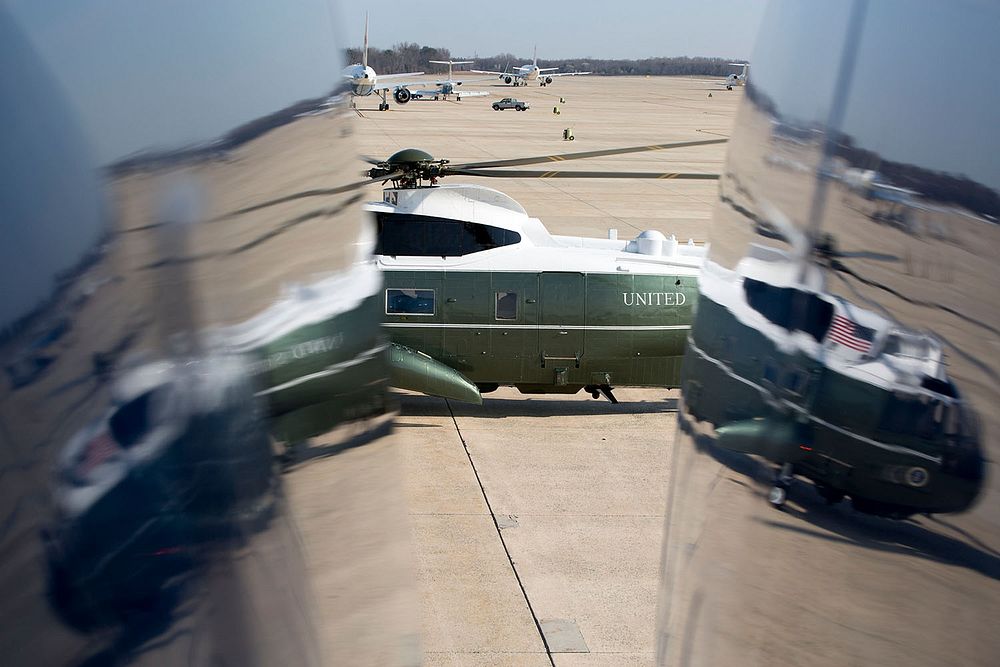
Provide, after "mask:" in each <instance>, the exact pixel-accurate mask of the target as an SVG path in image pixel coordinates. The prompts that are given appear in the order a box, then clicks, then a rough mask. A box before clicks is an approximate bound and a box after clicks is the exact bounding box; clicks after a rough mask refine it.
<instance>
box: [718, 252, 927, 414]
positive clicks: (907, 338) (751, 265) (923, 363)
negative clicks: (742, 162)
mask: <svg viewBox="0 0 1000 667" xmlns="http://www.w3.org/2000/svg"><path fill="white" fill-rule="evenodd" d="M745 278H749V279H753V280H758V281H761V282H764V283H766V284H767V285H770V286H772V287H778V288H782V287H784V288H792V289H795V290H798V291H800V292H805V293H810V294H813V295H815V296H816V298H818V299H821V300H823V301H826V302H827V303H829V304H831V305H832V306H833V312H834V316H835V317H837V316H839V317H843V318H846V320H849V321H850V323H851V324H849V325H847V326H848V327H849V328H850V327H853V326H854V325H860V326H861V327H864V328H866V329H869V330H871V332H872V339H871V341H870V349H869V350H868V352H860V351H856V350H852V349H850V348H848V347H845V346H843V345H841V344H838V342H837V340H836V336H835V335H834V333H833V329H834V328H835V326H836V325H833V326H831V328H830V329H829V330H828V331H827V332H826V333H825V334H824V337H823V339H822V340H821V341H817V340H814V339H813V338H812V337H811V336H809V335H808V334H806V333H804V332H802V331H794V332H789V331H788V330H786V329H784V328H782V327H781V326H779V325H777V324H774V323H772V322H770V321H768V320H767V319H766V318H765V317H764V316H763V315H762V314H761V313H759V312H758V311H757V310H756V309H754V308H753V307H751V306H750V304H749V303H748V302H747V299H746V297H745V296H744V292H743V281H744V279H745ZM699 286H700V288H701V291H702V293H703V294H705V295H706V296H707V297H708V298H710V299H712V300H714V301H716V302H717V303H720V304H722V305H724V306H726V307H727V308H728V309H729V310H730V312H732V313H733V315H734V316H735V317H736V318H737V319H738V320H740V321H741V322H743V323H744V324H746V325H748V326H751V327H753V328H754V329H756V330H758V331H760V332H761V333H762V334H764V335H765V336H767V337H768V338H769V339H771V340H772V341H774V342H775V343H776V344H777V345H778V347H779V349H781V350H782V351H783V352H785V353H789V354H790V353H792V352H795V351H800V352H802V353H804V354H806V355H808V356H810V357H812V358H814V359H817V360H820V361H822V362H823V363H824V364H825V365H826V366H828V367H829V368H831V369H834V370H837V371H839V372H841V373H843V374H845V375H848V376H850V377H854V378H856V379H859V380H862V381H864V382H869V383H872V384H875V385H878V386H881V387H883V388H886V389H891V390H903V391H906V392H909V393H916V394H926V395H929V396H935V397H939V396H937V392H935V391H931V390H927V389H924V388H923V384H922V383H923V378H924V377H930V378H934V379H937V380H941V381H944V380H946V378H947V372H946V368H945V362H944V355H943V350H942V346H941V342H940V341H939V340H938V339H936V338H935V337H934V336H932V335H930V334H927V333H923V332H919V331H915V330H912V329H908V328H906V327H903V326H901V325H899V324H898V323H896V322H894V321H893V320H891V319H889V318H887V317H884V316H882V315H880V314H878V313H875V312H873V311H870V310H866V309H864V308H860V307H858V306H857V305H855V304H853V303H851V302H850V301H847V300H846V299H843V298H842V297H839V296H836V295H834V294H831V293H830V292H828V291H827V289H826V280H825V276H824V275H823V270H822V269H821V268H820V267H818V266H816V265H815V264H813V263H812V262H803V261H801V260H798V261H797V260H796V259H795V258H794V257H793V256H792V254H790V253H788V252H786V251H784V250H781V249H778V248H773V247H769V246H761V245H758V244H751V247H750V249H749V252H748V253H747V255H746V256H745V257H744V258H743V259H741V260H740V262H739V263H738V265H737V267H736V270H735V271H731V270H728V269H725V268H723V267H721V266H719V265H717V264H715V263H714V262H707V263H706V264H705V267H704V271H703V273H702V275H701V277H700V279H699Z"/></svg>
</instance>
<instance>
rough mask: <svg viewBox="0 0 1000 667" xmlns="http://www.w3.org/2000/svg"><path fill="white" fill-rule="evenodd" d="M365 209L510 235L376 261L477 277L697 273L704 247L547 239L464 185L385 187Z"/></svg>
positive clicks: (643, 239)
mask: <svg viewBox="0 0 1000 667" xmlns="http://www.w3.org/2000/svg"><path fill="white" fill-rule="evenodd" d="M365 209H366V210H368V211H371V212H373V213H394V214H410V215H422V216H431V217H436V218H444V219H448V220H461V221H465V222H472V223H477V224H483V225H490V226H492V227H499V228H501V229H507V230H510V231H514V232H517V233H518V234H519V235H520V238H521V240H520V242H518V243H515V244H512V245H506V246H501V247H498V248H492V249H489V250H483V251H480V252H475V253H470V254H467V255H462V256H448V257H439V256H431V257H428V256H394V257H388V256H384V255H383V256H380V257H379V265H380V266H382V267H383V268H389V269H391V268H395V269H401V268H404V267H405V268H441V269H445V268H462V269H464V270H484V271H581V272H588V273H630V272H632V273H639V274H667V273H669V274H678V273H679V274H682V275H697V272H698V270H699V268H700V267H701V264H702V262H703V261H704V257H705V247H704V246H696V245H695V244H694V242H693V241H689V242H688V243H687V244H680V243H678V242H677V240H676V239H675V238H674V237H672V236H671V237H669V238H668V237H667V236H665V235H664V234H662V233H661V232H658V231H645V232H642V233H641V234H640V235H639V236H637V237H636V238H635V239H633V240H619V239H618V238H617V234H616V233H615V234H609V238H607V239H599V238H588V237H580V236H560V235H553V234H551V233H550V232H549V230H548V229H546V228H545V225H543V224H542V222H541V221H540V220H539V219H538V218H533V217H530V216H529V215H528V213H527V211H525V209H524V207H523V206H521V204H519V203H518V202H517V201H515V200H514V199H512V198H511V197H510V196H508V195H506V194H504V193H502V192H500V191H499V190H494V189H493V188H488V187H484V186H481V185H472V184H464V183H456V184H448V185H441V186H433V187H422V188H387V189H386V190H384V191H383V197H382V201H381V202H371V203H369V204H367V205H366V206H365Z"/></svg>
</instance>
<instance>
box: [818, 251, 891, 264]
mask: <svg viewBox="0 0 1000 667" xmlns="http://www.w3.org/2000/svg"><path fill="white" fill-rule="evenodd" d="M833 256H834V257H837V258H838V259H845V258H846V259H871V260H874V261H876V262H898V261H899V257H897V256H896V255H888V254H886V253H882V252H869V251H867V250H856V251H847V252H845V251H842V250H837V251H835V252H834V253H833Z"/></svg>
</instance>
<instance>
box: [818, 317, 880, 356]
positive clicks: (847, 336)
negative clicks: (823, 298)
mask: <svg viewBox="0 0 1000 667" xmlns="http://www.w3.org/2000/svg"><path fill="white" fill-rule="evenodd" d="M829 338H830V340H832V341H833V342H835V343H837V344H839V345H843V346H844V347H847V348H850V349H852V350H854V351H856V352H862V353H868V352H871V349H872V340H874V339H875V330H874V329H869V328H868V327H863V326H861V325H859V324H858V323H857V322H853V321H851V320H849V319H847V318H846V317H843V316H841V315H834V316H833V323H832V324H831V325H830V335H829Z"/></svg>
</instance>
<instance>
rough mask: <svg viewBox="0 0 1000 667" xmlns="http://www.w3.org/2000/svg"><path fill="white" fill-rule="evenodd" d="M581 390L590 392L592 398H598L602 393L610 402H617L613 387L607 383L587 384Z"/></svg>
mask: <svg viewBox="0 0 1000 667" xmlns="http://www.w3.org/2000/svg"><path fill="white" fill-rule="evenodd" d="M583 390H584V391H587V392H590V396H591V397H592V398H600V397H601V396H602V395H603V396H604V398H606V399H608V400H609V401H611V402H612V403H618V399H617V398H615V395H614V391H613V390H614V387H612V386H611V385H609V384H588V385H587V386H586V387H584V388H583Z"/></svg>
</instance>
